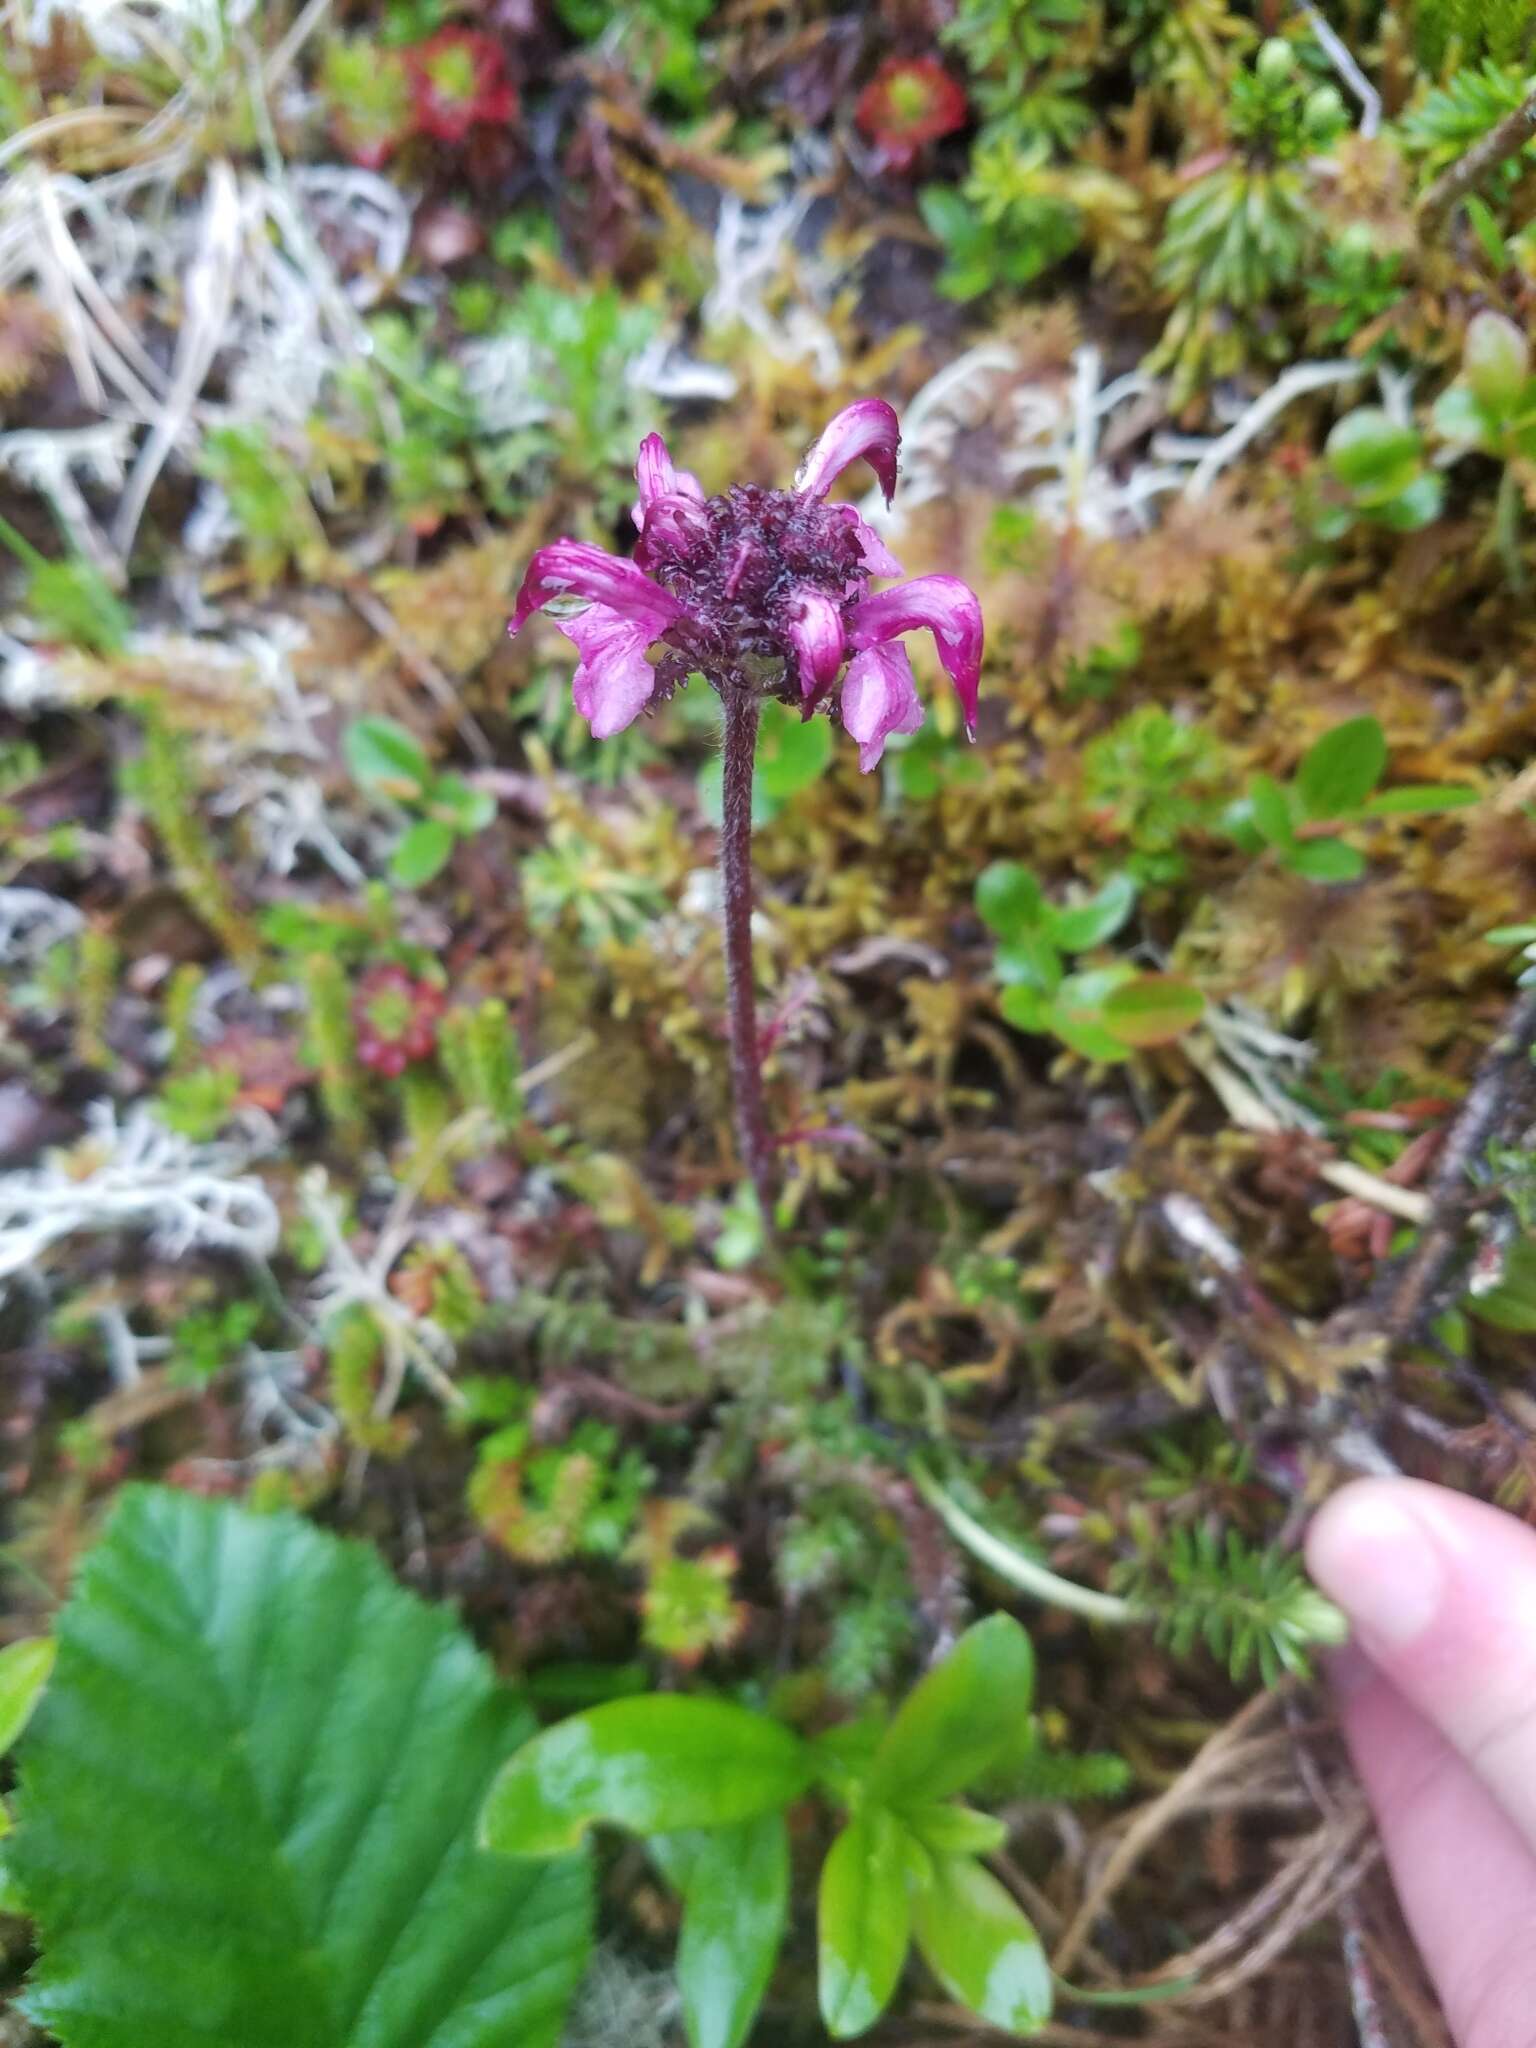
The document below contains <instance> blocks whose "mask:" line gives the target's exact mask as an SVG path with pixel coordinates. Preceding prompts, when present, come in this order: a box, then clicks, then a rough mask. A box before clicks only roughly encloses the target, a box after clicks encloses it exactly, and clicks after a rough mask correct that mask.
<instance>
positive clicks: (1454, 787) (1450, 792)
mask: <svg viewBox="0 0 1536 2048" xmlns="http://www.w3.org/2000/svg"><path fill="white" fill-rule="evenodd" d="M1478 800H1479V799H1478V793H1477V791H1476V790H1475V789H1468V788H1467V786H1466V784H1465V783H1462V782H1405V783H1403V784H1402V786H1401V787H1400V788H1398V789H1384V790H1382V791H1380V792H1379V794H1377V795H1376V796H1373V797H1371V798H1370V799H1369V801H1368V802H1367V803H1366V805H1365V815H1366V816H1367V817H1368V818H1399V817H1411V816H1413V815H1414V814H1416V813H1418V812H1426V813H1427V812H1433V811H1462V810H1465V809H1466V808H1467V806H1468V805H1469V804H1475V803H1477V802H1478Z"/></svg>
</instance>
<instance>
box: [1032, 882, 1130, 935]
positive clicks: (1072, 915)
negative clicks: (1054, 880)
mask: <svg viewBox="0 0 1536 2048" xmlns="http://www.w3.org/2000/svg"><path fill="white" fill-rule="evenodd" d="M1136 896H1137V884H1136V879H1135V877H1134V876H1133V875H1111V876H1110V878H1109V880H1108V881H1107V882H1106V883H1105V884H1104V886H1103V888H1102V889H1100V890H1099V892H1098V894H1097V895H1096V896H1092V897H1090V898H1089V900H1088V901H1087V902H1086V903H1074V904H1071V905H1069V906H1068V907H1067V908H1065V909H1058V908H1056V907H1055V906H1052V907H1051V908H1050V909H1049V910H1048V912H1047V915H1046V923H1047V926H1048V928H1049V930H1050V934H1051V937H1052V938H1053V939H1054V940H1055V941H1056V943H1057V945H1058V946H1060V948H1061V950H1062V951H1063V952H1064V953H1085V952H1086V951H1087V950H1088V948H1089V947H1090V946H1101V945H1102V944H1103V943H1104V941H1105V940H1106V939H1112V938H1113V937H1114V935H1115V933H1116V932H1117V931H1119V929H1120V927H1121V926H1122V925H1123V924H1124V923H1125V921H1126V919H1127V918H1128V917H1129V916H1130V914H1131V912H1132V911H1133V910H1134V909H1135V908H1136Z"/></svg>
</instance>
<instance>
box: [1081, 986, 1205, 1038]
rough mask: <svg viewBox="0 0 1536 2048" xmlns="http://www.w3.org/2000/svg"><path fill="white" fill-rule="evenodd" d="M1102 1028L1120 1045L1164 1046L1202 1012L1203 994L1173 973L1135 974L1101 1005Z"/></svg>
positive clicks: (1190, 1024)
mask: <svg viewBox="0 0 1536 2048" xmlns="http://www.w3.org/2000/svg"><path fill="white" fill-rule="evenodd" d="M1102 1014H1103V1023H1104V1029H1105V1030H1106V1031H1107V1032H1108V1033H1109V1035H1110V1037H1111V1038H1114V1039H1116V1040H1118V1041H1119V1043H1120V1044H1121V1045H1135V1046H1144V1045H1168V1044H1171V1043H1172V1041H1173V1040H1174V1039H1175V1038H1181V1037H1182V1036H1183V1035H1184V1033H1185V1032H1186V1031H1188V1030H1189V1029H1190V1027H1191V1026H1192V1025H1195V1024H1198V1023H1199V1022H1200V1019H1201V1018H1202V1017H1203V1016H1204V1015H1205V997H1204V996H1203V995H1202V994H1201V993H1200V991H1199V989H1197V988H1196V987H1195V985H1194V983H1193V982H1192V981H1184V980H1182V979H1181V978H1180V976H1178V975H1177V974H1138V975H1137V977H1136V979H1135V980H1134V981H1127V982H1122V983H1121V985H1120V987H1119V988H1117V989H1115V990H1113V991H1112V992H1111V994H1110V995H1109V997H1108V999H1107V1000H1106V1002H1105V1004H1104V1009H1103V1013H1102Z"/></svg>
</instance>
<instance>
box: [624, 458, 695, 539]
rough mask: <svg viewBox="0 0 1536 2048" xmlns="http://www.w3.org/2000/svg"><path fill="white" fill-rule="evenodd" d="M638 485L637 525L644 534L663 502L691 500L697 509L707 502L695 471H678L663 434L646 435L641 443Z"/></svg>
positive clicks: (636, 466) (636, 462) (636, 480)
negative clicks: (655, 508) (666, 500)
mask: <svg viewBox="0 0 1536 2048" xmlns="http://www.w3.org/2000/svg"><path fill="white" fill-rule="evenodd" d="M635 482H636V483H637V484H638V485H639V486H640V501H639V503H638V504H637V505H636V506H635V508H634V521H635V524H636V526H638V527H639V529H640V531H641V532H642V533H644V531H645V522H646V520H647V518H648V517H649V516H650V513H651V511H652V508H653V507H654V506H656V505H657V504H659V503H660V502H661V500H662V499H664V498H691V499H692V500H693V502H694V503H695V504H697V505H702V504H703V502H704V486H703V485H702V484H701V483H700V482H699V480H698V478H697V477H696V476H695V475H694V474H693V472H692V470H688V469H678V468H677V467H676V465H675V464H674V463H673V460H672V457H671V455H670V454H669V453H668V451H667V444H666V442H665V441H664V440H663V439H662V438H661V436H660V434H647V435H646V437H645V439H644V440H643V441H642V442H641V443H640V453H639V455H638V456H637V457H636V459H635Z"/></svg>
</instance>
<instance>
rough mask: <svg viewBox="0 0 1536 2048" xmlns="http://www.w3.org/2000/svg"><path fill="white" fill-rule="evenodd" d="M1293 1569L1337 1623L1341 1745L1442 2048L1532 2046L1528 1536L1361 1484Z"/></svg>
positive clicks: (1433, 1495) (1450, 1500) (1533, 1570)
mask: <svg viewBox="0 0 1536 2048" xmlns="http://www.w3.org/2000/svg"><path fill="white" fill-rule="evenodd" d="M1307 1564H1308V1568H1309V1569H1310V1571H1311V1573H1312V1576H1313V1578H1314V1579H1315V1580H1316V1581H1317V1583H1318V1585H1319V1586H1320V1587H1321V1588H1322V1589H1323V1591H1324V1592H1325V1593H1327V1594H1328V1595H1329V1596H1330V1598H1332V1599H1334V1600H1336V1601H1337V1602H1338V1604H1339V1605H1340V1606H1341V1607H1342V1608H1343V1609H1344V1611H1345V1613H1346V1614H1347V1615H1348V1616H1349V1618H1350V1621H1351V1622H1352V1624H1353V1641H1352V1643H1351V1645H1350V1647H1349V1648H1348V1649H1347V1650H1345V1651H1344V1652H1342V1653H1341V1656H1340V1658H1339V1659H1338V1660H1337V1663H1336V1666H1335V1671H1334V1676H1335V1681H1336V1684H1337V1688H1338V1694H1339V1710H1340V1713H1341V1715H1342V1717H1343V1722H1344V1731H1345V1734H1346V1736H1347V1737H1348V1740H1349V1746H1350V1751H1351V1754H1352V1755H1353V1757H1354V1760H1355V1766H1356V1768H1357V1770H1358V1771H1359V1773H1360V1776H1361V1778H1362V1779H1363V1780H1364V1783H1365V1789H1366V1791H1367V1793H1368V1794H1369V1796H1370V1801H1371V1805H1372V1807H1373V1808H1374V1809H1375V1813H1376V1818H1377V1822H1378V1825H1379V1826H1380V1829H1381V1835H1382V1840H1383V1842H1384V1843H1385V1845H1386V1852H1387V1861H1388V1862H1389V1864H1390V1865H1391V1868H1392V1876H1393V1880H1394V1882H1395V1883H1396V1886H1397V1893H1398V1897H1399V1899H1400V1900H1401V1901H1402V1905H1403V1911H1404V1913H1405V1914H1406V1916H1407V1919H1408V1924H1409V1926H1410V1927H1411V1928H1412V1930H1413V1934H1414V1938H1415V1940H1416V1941H1417V1942H1418V1945H1419V1950H1420V1953H1421V1954H1422V1955H1423V1957H1424V1960H1425V1962H1426V1963H1427V1964H1428V1966H1429V1971H1430V1974H1431V1976H1432V1977H1433V1978H1434V1980H1435V1984H1436V1987H1437V1989H1438V1990H1439V1993H1440V1998H1441V2002H1442V2004H1443V2005H1444V2007H1445V2012H1446V2017H1447V2019H1448V2020H1449V2021H1450V2025H1451V2031H1452V2033H1453V2034H1454V2036H1455V2038H1456V2041H1457V2043H1458V2048H1536V1534H1533V1533H1532V1531H1531V1530H1530V1529H1528V1528H1526V1527H1525V1526H1524V1525H1523V1524H1522V1523H1520V1522H1517V1521H1516V1520H1515V1519H1514V1518H1513V1516H1511V1515H1506V1514H1502V1513H1500V1511H1499V1510H1498V1509H1497V1508H1490V1507H1485V1506H1483V1504H1482V1503H1481V1502H1480V1501H1475V1500H1469V1499H1467V1498H1465V1497H1464V1496H1463V1495H1461V1494H1456V1493H1450V1492H1447V1491H1446V1490H1445V1489H1444V1488H1443V1487H1439V1486H1430V1485H1427V1484H1425V1483H1424V1482H1423V1481H1421V1480H1417V1479H1361V1480H1357V1481H1355V1482H1354V1483H1353V1484H1351V1485H1349V1486H1346V1487H1344V1488H1343V1489H1342V1491H1340V1492H1339V1493H1337V1494H1335V1495H1334V1497H1333V1498H1332V1499H1331V1500H1330V1501H1328V1502H1327V1504H1326V1505H1325V1506H1324V1507H1323V1508H1322V1509H1321V1511H1320V1512H1319V1514H1318V1516H1317V1519H1316V1520H1315V1521H1314V1523H1313V1525H1312V1529H1311V1533H1310V1535H1309V1537H1308V1539H1307Z"/></svg>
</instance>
